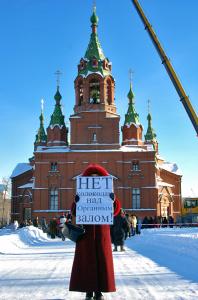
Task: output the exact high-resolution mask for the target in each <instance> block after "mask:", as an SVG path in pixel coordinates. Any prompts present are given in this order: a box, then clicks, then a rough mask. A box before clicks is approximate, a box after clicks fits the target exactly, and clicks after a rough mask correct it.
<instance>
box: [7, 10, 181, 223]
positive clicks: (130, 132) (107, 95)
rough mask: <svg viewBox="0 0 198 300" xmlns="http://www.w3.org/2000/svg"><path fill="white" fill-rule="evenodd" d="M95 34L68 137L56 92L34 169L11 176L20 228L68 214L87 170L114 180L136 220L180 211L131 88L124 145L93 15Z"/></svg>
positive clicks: (174, 171) (171, 178)
mask: <svg viewBox="0 0 198 300" xmlns="http://www.w3.org/2000/svg"><path fill="white" fill-rule="evenodd" d="M91 27H92V32H91V37H90V41H89V45H88V47H87V51H86V53H85V55H84V57H83V58H81V59H80V62H79V65H78V72H77V77H76V79H75V81H74V84H75V95H76V99H75V103H74V111H73V114H71V116H70V119H69V120H70V132H69V131H68V128H67V127H66V125H65V120H64V115H63V113H62V110H61V98H62V97H61V94H60V91H59V86H57V91H56V94H55V96H54V99H55V108H54V111H53V113H52V115H51V121H50V124H49V126H48V127H47V130H45V128H44V116H43V111H42V110H41V115H40V127H39V129H38V133H37V135H36V139H35V143H34V156H33V157H32V158H31V159H30V160H29V163H19V164H18V165H17V166H16V167H15V169H14V170H13V173H12V175H11V178H12V220H15V219H18V220H19V221H20V222H21V221H22V220H24V219H28V218H32V219H33V218H35V217H37V216H38V218H39V219H40V218H42V217H45V218H46V219H47V220H49V219H51V218H52V217H55V216H59V215H60V214H61V213H62V212H65V211H67V210H69V209H70V207H71V203H72V201H73V199H74V195H75V193H76V177H77V176H78V175H80V174H81V173H82V171H83V170H84V169H85V168H86V167H87V166H88V164H89V163H98V164H100V165H102V166H104V167H105V168H106V170H107V171H108V172H109V173H110V174H111V175H112V176H113V178H114V192H115V194H116V195H117V197H118V198H119V199H120V201H121V204H122V207H123V208H124V209H125V210H126V211H128V212H130V213H132V214H135V215H136V216H139V217H144V216H153V217H154V216H169V215H172V216H173V217H174V218H176V217H177V216H179V215H180V211H181V175H180V174H179V172H178V167H177V165H176V164H171V163H169V162H166V161H165V160H163V159H161V158H160V156H159V153H158V142H157V139H156V134H155V133H154V130H153V128H152V119H151V114H150V113H148V117H147V120H148V127H147V131H146V133H145V135H144V137H143V127H142V125H141V123H140V121H139V115H138V113H137V112H136V109H135V102H134V94H133V91H132V86H131V84H130V89H129V93H128V111H127V112H126V115H125V121H124V124H121V125H122V126H121V132H122V137H121V138H120V116H119V114H118V111H117V107H116V102H115V81H114V77H113V75H112V64H111V62H110V61H109V60H108V59H107V58H106V57H105V55H104V52H103V50H102V48H101V45H100V42H99V39H98V34H97V27H98V17H97V15H96V11H95V9H94V11H93V14H92V16H91ZM46 131H47V132H46ZM68 134H70V143H68ZM120 140H121V142H120Z"/></svg>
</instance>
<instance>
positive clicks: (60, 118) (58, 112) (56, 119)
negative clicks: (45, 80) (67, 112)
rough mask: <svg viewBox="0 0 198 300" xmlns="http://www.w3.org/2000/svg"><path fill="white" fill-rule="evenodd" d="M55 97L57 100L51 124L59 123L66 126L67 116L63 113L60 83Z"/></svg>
mask: <svg viewBox="0 0 198 300" xmlns="http://www.w3.org/2000/svg"><path fill="white" fill-rule="evenodd" d="M54 99H55V101H56V104H55V108H54V112H53V114H52V115H51V121H50V126H52V127H54V126H55V125H58V126H59V127H61V126H65V121H64V118H65V117H64V115H63V113H62V109H61V103H60V101H61V99H62V96H61V94H60V92H59V86H58V85H57V90H56V94H55V95H54Z"/></svg>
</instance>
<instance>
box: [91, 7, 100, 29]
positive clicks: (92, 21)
mask: <svg viewBox="0 0 198 300" xmlns="http://www.w3.org/2000/svg"><path fill="white" fill-rule="evenodd" d="M90 21H91V23H92V24H93V25H97V24H98V21H99V19H98V16H97V15H96V8H95V7H94V10H93V14H92V16H91V18H90Z"/></svg>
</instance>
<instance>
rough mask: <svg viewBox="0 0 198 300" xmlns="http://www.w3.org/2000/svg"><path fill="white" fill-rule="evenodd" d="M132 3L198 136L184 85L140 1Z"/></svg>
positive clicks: (196, 120) (194, 116)
mask: <svg viewBox="0 0 198 300" xmlns="http://www.w3.org/2000/svg"><path fill="white" fill-rule="evenodd" d="M131 1H132V3H133V4H134V6H135V8H136V10H137V13H138V15H139V16H140V18H141V20H142V22H143V24H144V26H145V30H147V32H148V34H149V36H150V38H151V40H152V42H153V44H154V46H155V48H156V50H157V52H158V54H159V56H160V58H161V60H162V64H163V65H164V67H165V69H166V71H167V73H168V75H169V77H170V79H171V81H172V83H173V85H174V87H175V89H176V91H177V93H178V95H179V97H180V100H181V102H182V104H183V106H184V108H185V110H186V112H187V114H188V116H189V118H190V120H191V122H192V124H193V126H194V128H195V130H196V133H197V135H198V118H197V115H196V112H195V111H194V109H193V107H192V105H191V103H190V100H189V97H188V96H187V95H186V93H185V91H184V89H183V87H182V85H181V82H180V81H179V79H178V77H177V74H176V73H175V71H174V69H173V67H172V65H171V63H170V60H169V59H168V58H167V56H166V53H165V52H164V50H163V48H162V46H161V44H160V42H159V40H158V38H157V36H156V34H155V32H154V30H153V28H152V26H151V24H150V23H149V21H148V19H147V18H146V16H145V14H144V12H143V9H142V8H141V6H140V4H139V2H138V0H131Z"/></svg>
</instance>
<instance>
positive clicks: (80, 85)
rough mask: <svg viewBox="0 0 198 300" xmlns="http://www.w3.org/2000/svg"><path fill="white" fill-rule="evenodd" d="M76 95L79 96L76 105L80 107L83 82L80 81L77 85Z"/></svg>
mask: <svg viewBox="0 0 198 300" xmlns="http://www.w3.org/2000/svg"><path fill="white" fill-rule="evenodd" d="M78 94H79V101H78V105H81V104H82V102H83V82H82V81H81V80H80V81H79V83H78Z"/></svg>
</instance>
